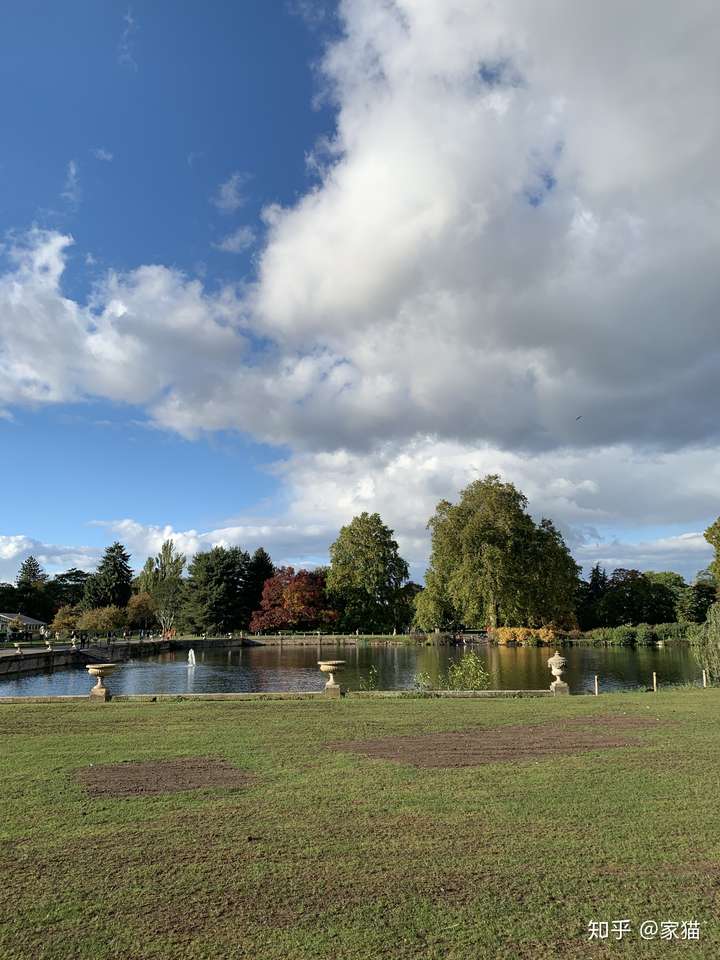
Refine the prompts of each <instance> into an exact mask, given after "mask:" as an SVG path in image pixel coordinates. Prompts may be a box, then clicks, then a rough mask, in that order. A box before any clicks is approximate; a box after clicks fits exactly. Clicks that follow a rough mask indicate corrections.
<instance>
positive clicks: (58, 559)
mask: <svg viewBox="0 0 720 960" xmlns="http://www.w3.org/2000/svg"><path fill="white" fill-rule="evenodd" d="M100 553H101V551H100V550H98V549H97V548H95V547H70V546H60V545H57V544H49V543H43V542H42V541H41V540H36V539H34V538H33V537H26V536H24V535H23V534H15V535H5V536H0V581H1V582H8V583H14V582H15V577H16V575H17V571H18V568H19V566H20V564H21V563H22V561H23V560H26V559H27V558H28V557H29V556H30V555H32V556H34V557H35V558H36V559H37V560H39V561H40V563H41V564H42V566H43V567H44V568H45V569H46V570H47V571H48V572H50V573H57V572H59V571H61V570H67V569H68V568H69V567H79V568H80V569H81V570H92V569H94V568H95V566H96V564H97V561H98V560H99V558H100ZM6 612H7V611H6Z"/></svg>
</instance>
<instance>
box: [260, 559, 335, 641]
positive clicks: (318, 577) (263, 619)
mask: <svg viewBox="0 0 720 960" xmlns="http://www.w3.org/2000/svg"><path fill="white" fill-rule="evenodd" d="M337 618H338V614H337V613H336V611H335V610H332V609H330V606H329V604H328V600H327V595H326V593H325V571H324V570H298V572H297V573H295V570H294V569H293V568H292V567H280V569H279V570H278V571H277V573H276V574H275V576H274V577H270V579H269V580H266V581H265V585H264V587H263V592H262V600H261V602H260V609H259V610H256V611H255V612H254V613H253V615H252V620H251V621H250V629H251V630H255V631H259V630H288V629H292V630H316V629H318V628H319V627H327V626H329V625H330V624H332V623H334V622H335V621H336V620H337Z"/></svg>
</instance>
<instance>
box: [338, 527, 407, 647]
mask: <svg viewBox="0 0 720 960" xmlns="http://www.w3.org/2000/svg"><path fill="white" fill-rule="evenodd" d="M392 534H393V531H392V530H390V529H389V528H388V527H386V526H385V524H384V523H383V522H382V520H381V519H380V515H379V514H378V513H372V514H370V513H361V514H360V515H359V516H357V517H355V518H354V519H353V520H352V521H351V522H350V523H349V524H348V525H347V526H345V527H342V529H341V530H340V533H339V535H338V538H337V540H336V541H335V542H334V543H333V544H332V546H331V547H330V569H329V571H328V576H327V590H328V594H329V596H330V599H331V601H332V603H333V605H334V606H336V607H337V609H338V610H339V611H340V616H341V628H342V629H343V630H355V629H360V630H363V631H366V632H371V633H385V632H389V631H391V630H393V629H394V628H395V629H399V628H402V627H403V626H405V625H406V623H407V622H408V621H407V618H408V603H407V601H406V597H405V595H404V594H403V590H402V587H403V584H404V583H405V581H406V580H407V579H408V574H409V570H408V565H407V563H406V561H405V560H403V558H402V557H401V556H400V554H399V552H398V545H397V541H395V540H394V539H393V535H392Z"/></svg>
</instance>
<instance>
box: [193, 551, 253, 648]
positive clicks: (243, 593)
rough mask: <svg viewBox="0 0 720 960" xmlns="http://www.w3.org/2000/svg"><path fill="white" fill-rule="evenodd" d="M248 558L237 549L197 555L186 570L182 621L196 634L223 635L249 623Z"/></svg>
mask: <svg viewBox="0 0 720 960" xmlns="http://www.w3.org/2000/svg"><path fill="white" fill-rule="evenodd" d="M249 569H250V556H249V555H248V554H247V553H246V552H245V551H244V550H241V549H240V547H213V549H212V550H208V551H205V552H203V553H197V554H196V555H195V556H194V557H193V560H192V562H191V564H190V566H189V567H188V579H187V584H186V589H185V602H184V605H183V620H184V622H185V623H186V624H187V626H188V628H189V629H190V630H192V631H193V632H195V633H203V632H205V633H215V634H219V633H226V632H228V631H230V630H239V629H245V628H246V627H247V626H248V624H249V622H250V615H251V613H252V611H251V609H250V596H249Z"/></svg>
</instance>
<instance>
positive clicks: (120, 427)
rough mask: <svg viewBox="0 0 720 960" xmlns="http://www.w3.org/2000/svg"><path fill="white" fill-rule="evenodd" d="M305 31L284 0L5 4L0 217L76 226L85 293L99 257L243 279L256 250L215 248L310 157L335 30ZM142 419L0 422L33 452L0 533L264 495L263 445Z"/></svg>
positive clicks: (76, 280) (76, 287)
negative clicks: (171, 429)
mask: <svg viewBox="0 0 720 960" xmlns="http://www.w3.org/2000/svg"><path fill="white" fill-rule="evenodd" d="M318 26H320V25H319V24H311V25H309V24H308V23H307V22H306V20H304V19H303V18H302V17H301V16H299V15H293V13H292V8H291V7H290V6H289V5H288V4H287V3H285V2H283V0H279V2H273V0H263V2H259V0H251V2H243V3H242V4H236V3H227V4H216V5H215V6H214V8H212V9H210V10H209V9H208V8H206V7H205V6H204V5H201V4H187V5H178V4H177V3H174V2H153V3H145V4H135V5H133V6H131V7H128V6H127V4H125V3H112V2H108V3H94V2H90V0H87V2H72V0H71V2H68V3H66V4H63V5H62V9H61V8H60V7H59V6H57V5H54V4H49V3H28V2H25V0H23V2H11V3H8V4H4V5H3V12H2V30H0V71H1V73H0V82H1V84H2V88H3V89H4V90H5V91H6V95H5V97H4V98H3V116H4V120H5V123H4V127H5V136H4V138H3V146H2V155H1V160H0V163H1V169H2V178H3V182H4V184H5V189H3V190H2V193H0V217H1V218H2V224H3V227H4V228H5V230H22V229H23V228H24V227H27V226H30V225H31V224H40V225H42V226H44V227H51V228H56V229H58V230H61V231H63V232H65V231H67V232H69V233H71V234H72V235H73V237H74V238H75V240H76V243H75V245H74V247H73V249H72V253H71V255H70V257H69V260H68V265H67V270H66V273H65V275H64V283H63V288H64V291H65V292H66V293H67V294H68V295H69V296H72V297H77V298H80V299H84V298H86V297H87V296H88V295H89V293H90V290H91V288H92V283H93V281H94V280H95V278H96V277H97V276H98V275H100V274H101V273H102V272H103V271H104V270H107V269H108V268H109V267H110V266H111V267H112V268H113V269H116V270H130V269H133V268H135V267H137V266H139V265H141V264H146V263H163V264H172V265H173V266H175V267H177V268H179V269H180V270H182V271H186V272H187V273H189V274H193V275H199V276H201V277H203V279H204V281H205V283H206V284H207V285H208V286H209V287H212V286H214V285H218V284H221V283H223V282H228V281H241V280H243V279H244V278H246V277H248V276H251V275H252V272H253V255H254V251H255V244H253V245H251V246H250V247H249V248H248V249H246V250H243V251H241V252H240V253H227V252H223V251H222V250H219V249H217V246H216V245H217V244H219V243H220V242H221V241H222V239H223V238H224V237H226V236H228V235H231V234H232V233H233V232H234V231H235V230H237V229H238V228H239V227H243V226H249V227H250V228H252V229H253V230H254V231H259V230H260V229H261V224H260V223H259V214H260V211H261V208H262V207H263V206H264V205H265V204H266V203H268V202H279V203H283V204H286V203H291V202H292V201H293V199H294V198H296V197H297V195H298V194H299V193H300V192H302V191H303V190H305V189H307V187H308V183H309V180H310V177H309V176H308V170H307V168H306V164H305V154H306V153H307V152H308V151H310V149H311V148H312V146H313V145H314V143H315V142H316V140H317V138H318V137H319V136H320V135H321V134H323V133H325V132H327V131H329V130H330V129H331V127H332V114H331V112H330V111H329V110H328V109H327V107H325V108H323V107H322V106H321V105H319V104H318V103H317V102H314V97H315V96H316V94H317V92H318V90H317V85H316V83H315V82H314V79H313V70H312V64H313V61H314V60H316V59H317V57H318V56H319V55H320V52H321V49H322V47H321V44H322V42H323V40H324V38H325V37H326V36H327V29H328V28H331V26H332V25H331V23H330V21H326V23H325V24H324V29H323V31H322V32H321V31H319V30H318V29H317V27H318ZM20 77H22V81H21V82H19V79H20ZM11 91H12V95H8V94H9V93H10V92H11ZM71 163H72V164H74V168H75V170H76V180H77V186H76V188H73V187H72V185H71V187H70V191H68V169H69V165H70V164H71ZM234 176H236V182H237V184H238V189H237V193H238V194H239V196H238V200H240V198H241V199H242V202H241V204H239V205H238V207H237V209H235V210H232V209H227V210H223V209H219V208H218V207H217V206H216V205H215V204H214V203H213V198H215V197H217V196H218V191H219V189H220V187H221V185H222V184H223V183H227V182H228V181H231V182H232V178H233V177H234ZM73 189H74V190H75V192H76V194H77V197H76V198H73V197H71V196H63V193H68V192H73ZM230 201H231V202H230V206H232V202H233V201H232V196H231V198H230ZM88 261H89V262H88ZM145 419H146V418H145V416H144V413H143V411H142V409H133V408H132V407H129V406H127V405H124V404H123V405H120V406H118V405H115V404H108V403H103V402H101V401H94V402H90V403H83V404H80V405H61V406H59V407H57V408H56V407H51V408H49V409H39V410H33V409H30V410H19V411H17V410H16V411H15V412H14V415H13V420H6V421H3V420H0V436H2V442H3V445H4V446H6V448H7V449H12V450H13V456H14V457H17V460H18V462H19V463H25V462H29V461H30V462H31V461H33V460H36V458H38V454H39V453H40V454H41V455H40V460H41V462H42V464H43V465H44V466H43V468H42V469H39V470H23V469H19V470H18V471H17V472H15V471H9V472H8V473H6V475H5V477H4V487H5V496H4V497H3V499H2V505H1V506H0V528H1V529H2V531H3V532H5V531H8V532H9V531H18V530H22V531H23V532H27V533H29V535H30V536H33V537H37V538H39V539H42V540H47V541H48V542H51V543H59V544H73V543H83V544H89V545H93V546H94V545H101V544H103V543H105V542H106V541H107V535H106V534H105V532H104V530H103V529H102V528H100V527H96V526H93V525H91V524H89V522H88V521H89V520H90V519H94V518H98V519H108V518H114V517H126V516H131V517H133V518H137V519H138V520H139V521H140V522H141V523H153V522H157V521H158V518H161V519H162V520H165V519H168V518H169V519H170V520H171V522H172V523H174V524H177V525H178V526H179V527H180V528H182V529H187V528H190V527H193V526H197V525H199V526H200V527H204V528H213V527H218V526H223V525H225V524H226V523H227V522H228V521H229V520H231V519H232V518H233V517H234V516H235V515H236V514H238V513H239V512H243V513H245V512H250V513H252V512H253V511H254V510H257V509H267V505H268V503H269V502H271V501H272V498H273V497H274V496H275V494H276V492H277V488H278V482H277V480H276V478H274V477H273V476H272V474H271V473H270V472H268V471H267V470H265V469H264V466H265V464H267V463H269V462H271V461H273V460H275V459H276V458H277V456H278V450H277V449H276V448H274V447H273V448H268V447H267V446H265V445H263V444H258V443H254V442H253V441H252V440H251V439H250V438H248V437H247V436H243V435H238V434H237V433H233V432H217V433H214V434H211V435H208V436H204V437H202V438H198V439H196V440H194V441H193V442H189V441H188V440H186V439H184V438H182V437H179V436H177V435H176V434H172V433H167V432H164V431H159V430H154V429H151V428H148V427H147V426H143V421H144V420H145ZM48 485H50V486H51V487H52V496H48ZM60 504H62V508H61V509H58V508H59V505H60Z"/></svg>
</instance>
